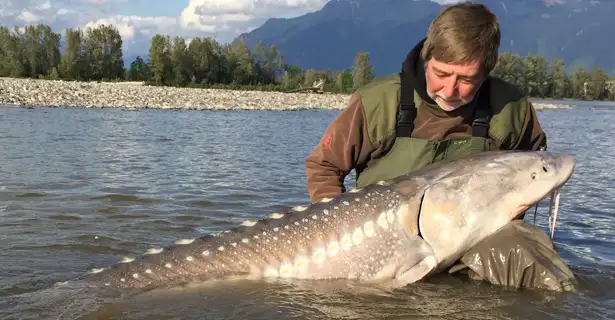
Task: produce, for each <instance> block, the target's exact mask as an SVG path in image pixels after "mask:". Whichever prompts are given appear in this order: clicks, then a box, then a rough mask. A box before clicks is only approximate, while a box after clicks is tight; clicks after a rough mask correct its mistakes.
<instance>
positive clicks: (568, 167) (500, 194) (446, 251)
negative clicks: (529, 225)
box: [416, 151, 575, 272]
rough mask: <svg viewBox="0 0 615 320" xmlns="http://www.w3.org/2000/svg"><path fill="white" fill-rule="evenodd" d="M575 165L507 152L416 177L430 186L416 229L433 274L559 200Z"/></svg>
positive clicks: (556, 157)
mask: <svg viewBox="0 0 615 320" xmlns="http://www.w3.org/2000/svg"><path fill="white" fill-rule="evenodd" d="M574 165H575V161H574V158H573V157H572V156H570V155H564V154H554V153H550V152H546V151H537V152H528V151H514V152H511V151H504V152H491V153H484V154H481V155H479V156H472V157H467V158H465V159H459V160H456V161H447V162H445V163H442V164H441V165H438V166H434V167H430V168H427V169H426V170H424V172H423V173H418V174H417V175H416V176H417V177H421V178H424V179H425V178H426V179H427V180H428V181H430V182H431V184H430V185H429V186H428V187H427V188H426V189H425V193H424V195H423V199H422V202H421V205H420V213H419V215H418V229H419V232H420V235H421V237H422V238H423V239H424V240H425V241H426V242H427V243H428V244H429V246H430V247H431V249H432V250H433V253H434V255H435V257H436V260H437V263H438V266H437V267H436V268H434V270H433V271H434V272H436V271H438V270H442V269H444V268H447V267H449V266H450V265H452V264H453V263H454V262H455V261H457V260H458V259H459V258H461V256H462V255H463V254H464V253H465V252H466V251H467V250H468V249H470V248H471V247H473V246H474V245H476V244H477V243H478V242H480V241H481V240H482V239H484V238H486V237H488V236H489V235H491V234H494V233H495V232H497V231H498V230H499V229H500V228H502V227H503V226H505V225H506V224H507V223H508V222H510V221H511V220H514V219H518V218H519V217H520V216H521V215H522V214H523V213H524V212H525V211H526V210H527V209H529V208H530V207H532V206H533V205H535V204H537V203H538V202H539V201H541V200H542V199H544V198H546V197H547V196H549V195H550V194H552V193H558V194H559V188H560V187H561V186H562V185H563V184H565V183H566V181H567V180H568V179H569V178H570V176H571V175H572V173H573V171H574ZM430 175H438V176H437V177H432V178H429V176H430Z"/></svg>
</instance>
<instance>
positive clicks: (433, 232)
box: [80, 151, 575, 290]
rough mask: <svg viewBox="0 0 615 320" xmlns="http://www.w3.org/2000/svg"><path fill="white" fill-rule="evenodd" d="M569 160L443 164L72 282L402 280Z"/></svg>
mask: <svg viewBox="0 0 615 320" xmlns="http://www.w3.org/2000/svg"><path fill="white" fill-rule="evenodd" d="M574 166H575V160H574V158H573V157H572V156H570V155H566V154H555V153H551V152H546V151H536V152H527V151H505V152H489V153H483V154H480V155H475V156H469V157H464V158H462V159H458V160H448V161H442V162H439V163H436V164H433V165H430V166H428V167H425V168H423V169H421V170H419V171H415V172H413V173H410V174H407V175H403V176H400V177H397V178H395V179H392V180H389V181H381V182H379V183H376V184H372V185H369V186H367V187H365V188H362V189H352V190H350V191H348V192H345V193H344V194H342V195H340V196H338V197H336V198H333V199H330V198H329V199H322V200H321V201H319V202H317V203H313V204H310V205H306V206H297V207H294V208H292V209H291V210H289V211H288V212H280V213H271V214H269V215H267V216H266V217H264V218H263V219H260V220H255V221H244V222H243V223H241V224H240V225H239V226H237V227H235V228H232V229H230V230H227V231H224V232H221V233H218V234H211V235H206V236H203V237H200V238H195V239H182V240H178V241H176V242H175V243H174V244H172V245H170V246H169V247H166V248H152V249H149V250H148V251H147V252H145V253H144V254H142V255H140V256H138V257H125V258H124V259H122V260H121V261H120V262H118V263H116V264H114V265H112V266H110V267H108V268H101V269H92V270H90V271H89V272H88V273H87V274H85V275H84V277H81V278H80V279H81V280H83V281H86V282H87V283H89V284H90V285H94V286H101V287H109V288H116V289H122V290H123V289H130V288H133V289H139V290H146V289H149V288H154V287H158V286H167V285H177V284H186V283H189V282H201V281H207V280H210V279H221V278H226V277H236V276H239V277H241V276H245V277H249V278H261V277H267V278H299V279H336V278H337V279H339V278H343V279H353V280H358V281H366V282H375V283H379V282H386V283H388V284H389V285H390V284H392V285H393V286H395V287H399V286H405V285H408V284H411V283H413V282H416V281H419V280H421V279H423V278H424V277H426V276H428V275H431V274H434V273H438V272H441V271H443V270H445V269H446V268H448V267H450V266H451V265H452V264H453V263H455V262H456V261H457V260H458V259H459V258H460V257H461V256H462V255H463V254H464V253H465V252H466V251H467V250H468V249H470V248H471V247H473V246H474V245H476V244H477V243H478V242H479V241H481V240H482V239H484V238H486V237H488V236H489V235H491V234H493V233H495V232H496V231H498V230H499V229H500V228H502V227H503V226H504V225H506V224H507V223H509V222H510V221H511V220H513V219H516V218H518V217H519V216H520V215H521V214H522V213H524V212H525V211H526V210H527V209H529V208H531V207H532V206H533V205H535V204H536V203H538V202H539V201H541V200H542V199H544V198H545V197H546V196H548V195H550V194H551V193H553V192H554V191H556V190H559V188H560V187H561V186H562V185H563V184H565V183H566V181H567V180H568V179H569V178H570V176H571V175H572V173H573V170H574Z"/></svg>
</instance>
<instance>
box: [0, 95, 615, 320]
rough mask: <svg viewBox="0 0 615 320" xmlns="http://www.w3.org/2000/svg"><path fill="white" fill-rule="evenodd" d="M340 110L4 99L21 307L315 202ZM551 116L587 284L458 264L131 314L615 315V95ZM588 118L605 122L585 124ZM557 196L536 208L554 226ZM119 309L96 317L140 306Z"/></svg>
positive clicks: (10, 257) (3, 195)
mask: <svg viewBox="0 0 615 320" xmlns="http://www.w3.org/2000/svg"><path fill="white" fill-rule="evenodd" d="M337 114H338V112H334V111H318V112H316V111H305V112H225V111H212V112H190V111H181V112H180V111H177V112H176V111H171V112H165V111H161V110H142V111H140V112H132V113H127V112H122V111H120V110H111V109H102V110H86V109H71V108H57V109H53V110H42V109H41V110H27V109H21V108H4V109H2V110H1V111H0V115H1V116H2V117H3V121H1V122H0V148H2V150H3V152H2V153H0V175H1V176H2V179H0V202H1V204H0V217H2V219H1V221H0V240H1V241H0V243H1V244H0V247H1V249H2V250H0V306H1V305H9V306H11V307H12V308H15V304H14V303H12V302H11V301H12V300H2V297H5V298H8V297H13V296H14V295H16V294H20V293H25V292H32V291H36V290H39V289H41V288H44V287H46V286H48V285H50V284H52V283H54V282H56V281H62V280H66V279H68V278H71V277H74V276H77V275H80V274H81V273H83V272H84V271H85V270H87V269H88V268H91V267H100V266H106V265H109V264H111V263H114V262H117V261H118V260H119V259H120V258H121V257H122V256H123V255H138V254H142V253H143V252H145V251H146V250H147V249H148V248H150V247H158V246H165V245H168V244H169V243H170V242H172V241H174V240H176V239H178V238H186V237H198V236H202V235H204V234H208V233H212V232H217V231H221V230H224V229H226V228H229V227H231V226H235V225H237V224H238V223H240V222H241V221H242V220H245V219H254V218H258V217H261V216H263V215H265V214H268V213H271V212H283V211H286V210H288V209H290V208H291V207H293V206H295V205H297V204H305V203H306V202H308V195H307V191H306V186H305V172H304V167H303V166H304V159H305V157H306V156H307V155H308V154H309V153H310V152H311V151H312V148H313V147H314V146H315V145H316V144H317V143H318V141H319V139H320V135H321V134H322V132H324V130H325V128H326V126H327V125H328V124H329V123H330V121H331V120H332V119H333V118H334V117H335V116H336V115H337ZM539 118H540V120H541V122H542V124H543V127H544V129H545V131H546V132H547V134H548V135H549V149H550V150H554V151H565V152H570V153H573V154H574V155H575V156H576V157H577V160H578V165H577V168H576V171H575V174H574V176H573V178H572V179H571V180H570V182H569V184H567V185H566V186H565V187H564V188H563V189H562V200H561V208H560V210H561V214H560V217H559V218H558V227H557V229H556V238H555V243H556V245H557V248H558V251H559V252H560V254H561V255H562V257H564V259H565V260H566V261H567V262H568V263H569V264H570V265H571V267H572V268H573V270H574V271H575V273H576V274H577V276H578V278H579V281H580V288H581V292H579V293H578V294H565V295H560V294H553V293H544V292H534V291H524V292H522V293H519V292H516V291H512V290H502V289H500V288H497V287H494V286H489V285H486V284H484V283H479V282H473V281H464V280H460V279H456V278H453V279H451V278H450V277H443V278H438V277H436V278H435V279H431V280H429V281H426V282H424V283H421V284H417V285H416V286H411V287H409V288H406V289H404V290H400V291H398V292H393V293H384V292H376V291H374V290H373V289H369V288H366V287H363V286H360V285H352V284H350V285H349V284H348V283H347V282H343V283H338V282H334V281H333V282H325V283H323V282H310V281H306V282H299V283H293V284H288V283H280V282H272V283H268V282H265V283H262V282H250V281H239V282H230V283H224V284H216V283H214V284H211V285H209V286H204V287H201V288H194V289H189V288H182V289H178V290H177V291H176V292H173V294H169V292H165V293H163V294H160V295H159V296H156V295H155V294H152V295H151V296H147V298H144V300H141V301H138V302H136V303H129V304H128V306H129V309H130V313H131V318H133V319H171V318H181V319H192V318H194V319H200V318H202V316H203V314H207V316H206V317H207V318H209V319H216V318H219V319H225V318H228V317H229V316H233V317H238V318H266V319H272V318H276V319H279V318H310V319H330V318H336V319H366V318H370V319H371V318H374V319H376V318H387V319H395V318H400V319H401V318H410V317H411V318H419V319H422V318H424V319H431V318H438V317H441V318H446V319H468V318H472V319H483V318H484V319H494V318H495V319H519V318H523V319H530V318H540V319H575V318H591V319H601V318H604V319H606V318H613V316H614V315H615V313H614V312H613V311H612V310H613V308H615V303H614V301H615V297H614V295H613V293H612V290H611V289H610V288H611V287H613V285H615V276H614V275H615V254H614V253H613V251H612V250H611V248H612V243H613V242H614V241H615V222H614V221H613V216H614V215H615V189H614V188H613V187H612V186H613V185H614V180H615V166H613V164H612V162H611V161H610V160H611V159H613V158H614V157H615V141H614V140H613V139H610V137H609V136H608V133H609V132H611V131H612V129H611V128H610V127H611V123H613V122H614V121H615V109H613V108H606V107H600V108H590V107H587V106H585V105H583V104H582V103H581V105H580V106H579V107H577V108H576V109H571V110H547V111H541V112H540V113H539ZM578 123H591V125H588V126H584V127H582V128H580V129H579V130H577V129H576V128H579V127H578ZM353 177H354V174H351V175H350V176H349V177H348V178H347V180H346V181H347V182H348V186H349V187H352V186H353V185H354V184H353V182H352V178H353ZM547 206H548V202H543V203H541V205H540V206H539V209H538V215H537V219H536V223H537V224H538V225H539V226H541V227H543V228H544V229H546V226H547V224H548V223H547ZM532 219H533V217H532V215H531V214H530V215H528V216H526V220H528V221H532ZM26 307H27V306H18V307H16V308H17V310H19V309H20V308H26ZM118 308H119V307H118V306H105V307H103V308H101V309H100V310H99V311H98V313H97V314H95V315H100V316H101V317H103V318H104V317H111V316H110V315H118V314H122V313H124V311H123V310H120V309H118ZM0 309H2V308H0ZM22 311H23V312H24V314H25V315H28V312H27V311H24V310H22ZM1 312H2V311H0V314H1ZM35 314H37V313H36V312H33V313H31V314H29V315H35ZM93 316H94V315H93Z"/></svg>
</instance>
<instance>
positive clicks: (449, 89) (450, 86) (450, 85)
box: [442, 77, 457, 97]
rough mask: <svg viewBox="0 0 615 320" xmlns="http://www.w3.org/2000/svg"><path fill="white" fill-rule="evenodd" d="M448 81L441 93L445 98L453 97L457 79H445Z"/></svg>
mask: <svg viewBox="0 0 615 320" xmlns="http://www.w3.org/2000/svg"><path fill="white" fill-rule="evenodd" d="M447 80H448V81H447V82H446V84H444V88H442V92H443V93H444V94H445V95H446V96H447V97H452V96H455V94H456V92H457V77H450V78H449V79H447Z"/></svg>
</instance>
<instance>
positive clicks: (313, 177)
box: [305, 93, 372, 202]
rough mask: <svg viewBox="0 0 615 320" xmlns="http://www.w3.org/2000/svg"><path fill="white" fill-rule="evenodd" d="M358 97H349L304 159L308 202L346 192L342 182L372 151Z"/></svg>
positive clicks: (355, 94) (354, 95) (356, 94)
mask: <svg viewBox="0 0 615 320" xmlns="http://www.w3.org/2000/svg"><path fill="white" fill-rule="evenodd" d="M366 128H367V124H366V121H365V116H364V112H363V105H362V103H361V97H360V95H359V94H358V93H354V94H352V95H351V96H350V99H349V101H348V105H347V106H346V108H345V109H344V110H343V111H342V112H341V113H340V115H339V116H338V117H337V118H335V119H334V120H333V121H332V122H331V124H330V125H329V126H328V127H327V129H326V130H325V132H324V134H323V136H322V138H321V139H320V142H319V143H318V145H317V146H316V147H315V148H314V150H313V151H312V153H311V154H310V155H308V157H307V158H306V160H305V173H306V179H307V188H308V192H309V195H310V200H311V201H312V202H316V201H318V200H320V199H322V198H325V197H336V196H338V195H341V194H342V193H344V192H345V191H346V188H345V186H344V179H345V178H346V176H347V175H348V174H349V173H350V171H352V169H354V168H355V167H356V166H357V165H358V164H360V163H363V162H364V161H366V159H367V157H368V156H369V154H370V153H371V151H372V146H371V144H370V142H369V136H368V132H367V129H366Z"/></svg>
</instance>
